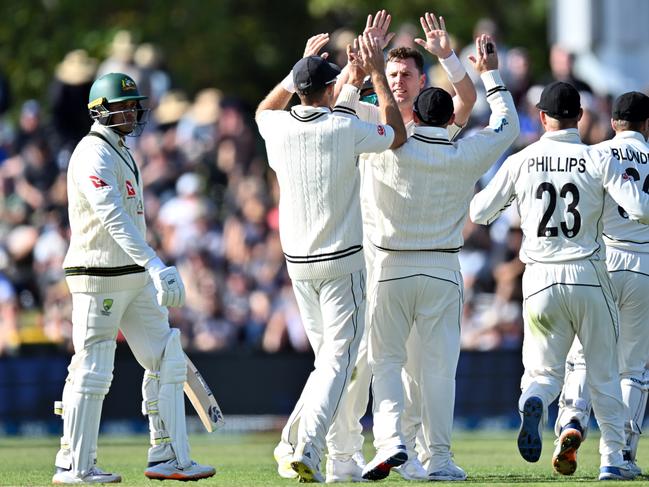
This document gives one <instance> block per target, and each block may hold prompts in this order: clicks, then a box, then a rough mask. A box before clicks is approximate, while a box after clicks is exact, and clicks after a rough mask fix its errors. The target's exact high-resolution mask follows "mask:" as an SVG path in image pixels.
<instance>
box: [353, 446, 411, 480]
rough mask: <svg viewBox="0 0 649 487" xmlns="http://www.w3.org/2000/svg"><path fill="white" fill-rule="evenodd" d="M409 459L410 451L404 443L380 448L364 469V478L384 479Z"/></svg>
mask: <svg viewBox="0 0 649 487" xmlns="http://www.w3.org/2000/svg"><path fill="white" fill-rule="evenodd" d="M407 461H408V451H407V450H406V447H405V446H404V445H397V446H395V447H393V448H387V449H384V450H379V451H378V452H377V453H376V456H375V457H374V458H373V459H372V461H371V462H370V463H368V464H367V466H366V467H365V468H364V469H363V478H364V479H367V480H383V479H384V478H386V477H387V476H388V475H390V470H391V469H392V468H394V467H398V466H400V465H403V464H404V463H406V462H407Z"/></svg>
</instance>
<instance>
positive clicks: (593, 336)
mask: <svg viewBox="0 0 649 487" xmlns="http://www.w3.org/2000/svg"><path fill="white" fill-rule="evenodd" d="M537 108H539V109H540V110H541V112H540V120H541V123H542V125H543V127H544V129H545V134H544V135H543V136H542V137H541V139H540V140H539V141H538V142H535V143H534V144H532V145H530V146H529V147H527V148H526V149H524V150H522V151H521V152H519V153H517V154H514V155H512V156H510V157H509V158H508V159H507V160H506V161H505V162H504V164H503V165H502V167H501V168H500V169H499V171H498V172H497V174H496V175H495V176H494V178H493V179H492V180H491V182H490V183H489V184H488V185H487V187H486V188H485V189H484V190H482V191H481V192H480V193H478V194H477V195H476V196H475V197H474V199H473V201H472V202H471V219H472V220H473V221H474V222H476V223H481V224H488V223H490V222H492V221H493V220H494V219H495V217H496V216H497V215H499V214H500V212H501V211H502V210H503V209H504V208H505V207H506V206H509V205H510V204H511V203H512V202H516V204H517V205H518V210H519V213H520V215H521V229H522V230H523V235H524V240H523V245H522V247H521V251H520V259H521V261H522V262H524V263H525V264H526V267H525V273H524V275H523V296H524V301H523V306H524V313H523V317H524V339H523V364H524V366H525V373H524V375H523V378H522V380H521V389H522V394H521V397H520V400H519V410H520V413H521V419H522V424H521V430H520V432H519V436H518V449H519V451H520V453H521V455H522V457H523V458H524V459H525V460H527V461H528V462H536V461H538V459H539V457H540V456H541V430H542V426H543V424H544V423H545V421H546V414H547V407H548V405H549V404H550V403H551V402H552V401H553V400H554V399H555V398H556V397H557V395H558V394H559V392H560V390H561V386H562V383H563V376H564V363H565V360H566V355H567V354H568V350H569V349H570V346H571V344H572V342H573V339H574V337H575V335H576V336H577V337H579V340H580V341H581V343H582V344H583V346H584V355H585V357H586V361H587V362H588V383H589V386H590V388H591V391H592V393H593V408H594V410H595V414H596V416H597V419H598V421H599V426H600V430H601V432H602V440H601V442H600V454H601V467H600V475H599V479H600V480H610V479H617V480H624V479H630V478H633V477H634V476H635V472H633V471H632V470H631V469H630V468H629V465H628V464H627V463H626V462H625V461H624V459H623V456H622V450H623V448H624V435H623V432H624V417H625V415H624V405H623V403H622V393H621V390H620V382H619V376H618V364H617V352H616V349H615V342H616V340H617V330H618V313H617V308H616V305H615V301H614V292H613V289H612V285H611V282H610V279H609V276H608V274H607V272H606V267H605V264H604V261H603V259H604V252H603V245H602V242H601V233H602V232H601V223H600V222H601V216H602V212H603V211H604V197H605V195H606V194H607V193H608V194H609V195H610V196H611V197H612V198H613V200H615V201H616V203H617V204H620V205H622V206H623V207H624V209H625V210H626V212H627V213H628V215H629V217H630V218H631V219H633V220H639V221H641V222H642V223H649V195H647V194H644V193H642V192H641V191H640V190H639V189H638V188H637V187H636V184H635V183H634V182H633V179H632V178H630V177H629V175H628V174H627V173H625V172H624V170H623V168H620V165H619V164H618V163H617V162H616V161H615V160H614V159H613V158H611V157H610V155H606V154H602V153H601V152H599V151H596V150H593V149H590V148H589V147H587V146H585V145H584V144H582V143H581V140H580V139H579V133H578V132H577V122H578V121H579V119H580V117H581V114H582V109H581V107H580V99H579V93H578V92H577V90H576V89H575V88H574V87H573V86H572V85H570V84H567V83H563V82H554V83H551V84H550V85H548V86H546V87H545V89H544V90H543V93H542V94H541V100H540V102H539V103H538V105H537Z"/></svg>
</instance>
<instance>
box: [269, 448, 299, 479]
mask: <svg viewBox="0 0 649 487" xmlns="http://www.w3.org/2000/svg"><path fill="white" fill-rule="evenodd" d="M273 457H275V461H276V462H277V473H278V474H279V476H280V477H282V478H283V479H296V478H297V472H296V471H295V470H293V467H291V462H292V461H293V450H292V449H291V448H289V447H287V446H286V445H285V444H284V443H280V444H279V445H277V446H276V447H275V450H274V451H273Z"/></svg>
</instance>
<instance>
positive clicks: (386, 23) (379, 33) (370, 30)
mask: <svg viewBox="0 0 649 487" xmlns="http://www.w3.org/2000/svg"><path fill="white" fill-rule="evenodd" d="M391 21H392V15H390V14H389V13H387V12H386V11H385V10H379V11H378V12H376V15H375V16H374V17H372V14H369V15H368V16H367V22H366V23H365V30H364V31H363V34H370V35H372V36H373V37H375V38H376V39H377V41H378V44H379V46H380V47H381V49H382V50H383V49H385V48H386V46H387V45H388V44H389V43H390V41H391V40H392V38H393V37H394V32H388V29H389V28H390V22H391Z"/></svg>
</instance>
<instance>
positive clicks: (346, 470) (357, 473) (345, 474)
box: [326, 457, 365, 484]
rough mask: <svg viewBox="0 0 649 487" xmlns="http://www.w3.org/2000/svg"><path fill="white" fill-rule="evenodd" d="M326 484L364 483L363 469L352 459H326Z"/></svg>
mask: <svg viewBox="0 0 649 487" xmlns="http://www.w3.org/2000/svg"><path fill="white" fill-rule="evenodd" d="M326 482H327V483H328V484H333V483H335V482H365V479H364V478H363V468H362V467H360V466H359V465H358V464H357V463H356V462H355V461H354V458H353V457H351V458H349V459H347V460H338V459H336V458H331V457H327V480H326Z"/></svg>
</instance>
